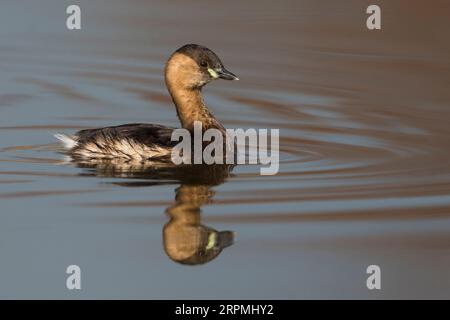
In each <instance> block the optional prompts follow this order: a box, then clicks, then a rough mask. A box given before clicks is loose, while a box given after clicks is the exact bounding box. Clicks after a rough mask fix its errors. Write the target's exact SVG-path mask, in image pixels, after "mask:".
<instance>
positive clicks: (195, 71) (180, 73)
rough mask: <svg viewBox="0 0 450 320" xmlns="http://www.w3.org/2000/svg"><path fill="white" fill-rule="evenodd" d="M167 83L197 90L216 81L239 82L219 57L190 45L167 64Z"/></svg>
mask: <svg viewBox="0 0 450 320" xmlns="http://www.w3.org/2000/svg"><path fill="white" fill-rule="evenodd" d="M165 75H166V82H167V84H168V85H170V86H175V87H177V88H180V89H181V88H182V89H197V88H201V87H203V86H204V85H205V84H207V83H209V82H210V81H212V80H215V79H219V78H220V79H224V80H239V78H238V77H236V76H235V75H234V74H233V73H231V72H230V71H228V70H227V69H225V67H224V66H223V64H222V62H221V61H220V59H219V57H218V56H217V55H216V54H215V53H214V52H212V51H211V50H209V49H208V48H206V47H203V46H200V45H197V44H188V45H185V46H183V47H181V48H179V49H178V50H177V51H175V53H174V54H172V56H171V57H170V59H169V61H167V64H166V70H165Z"/></svg>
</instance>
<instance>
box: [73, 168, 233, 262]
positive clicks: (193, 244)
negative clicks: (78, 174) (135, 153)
mask: <svg viewBox="0 0 450 320" xmlns="http://www.w3.org/2000/svg"><path fill="white" fill-rule="evenodd" d="M76 165H77V166H78V167H80V168H84V169H85V171H84V172H83V173H82V175H88V176H91V175H95V176H101V177H116V178H117V177H120V178H136V179H139V180H140V181H127V182H115V183H114V184H115V185H120V186H124V187H144V186H154V185H162V184H173V183H180V186H179V187H177V188H176V189H175V201H174V203H173V205H171V206H170V207H169V208H167V209H166V213H167V214H168V216H169V219H170V220H169V222H167V223H166V224H165V225H164V228H163V245H164V250H165V252H166V254H167V255H168V256H169V257H170V259H172V260H173V261H175V262H178V263H181V264H185V265H199V264H205V263H208V262H209V261H211V260H213V259H214V258H216V257H217V256H218V255H219V254H220V253H221V252H222V250H223V249H224V248H226V247H228V246H230V245H232V244H233V242H234V232H232V231H217V230H215V229H213V228H211V227H209V226H205V225H203V224H202V221H201V218H202V211H201V207H202V206H203V205H204V204H208V203H209V202H211V200H212V198H213V196H214V191H213V190H212V188H213V187H214V186H217V185H220V184H222V183H224V182H225V180H226V179H227V178H228V177H229V176H230V174H231V170H232V168H233V167H232V166H230V165H190V166H172V167H167V166H158V165H155V164H152V165H145V164H143V163H137V164H132V163H129V162H112V161H94V162H93V161H89V162H76ZM142 180H146V181H142Z"/></svg>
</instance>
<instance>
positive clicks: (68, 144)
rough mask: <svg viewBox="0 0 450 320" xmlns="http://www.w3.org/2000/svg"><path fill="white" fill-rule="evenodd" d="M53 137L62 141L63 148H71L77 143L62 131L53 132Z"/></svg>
mask: <svg viewBox="0 0 450 320" xmlns="http://www.w3.org/2000/svg"><path fill="white" fill-rule="evenodd" d="M55 138H56V139H58V140H59V141H61V142H62V144H63V146H64V148H65V149H68V150H70V149H72V148H74V147H75V146H76V145H77V141H76V140H75V139H74V138H73V137H70V136H68V135H65V134H63V133H57V134H55Z"/></svg>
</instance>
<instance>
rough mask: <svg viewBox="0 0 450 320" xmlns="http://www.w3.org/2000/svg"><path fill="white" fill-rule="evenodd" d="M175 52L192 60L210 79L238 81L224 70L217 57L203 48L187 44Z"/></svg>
mask: <svg viewBox="0 0 450 320" xmlns="http://www.w3.org/2000/svg"><path fill="white" fill-rule="evenodd" d="M176 52H177V53H181V54H184V55H186V56H188V57H190V58H192V59H193V60H194V61H195V62H196V63H197V64H198V66H199V67H200V69H201V70H202V72H204V73H205V74H207V75H209V76H210V77H211V78H212V79H217V78H220V79H224V80H239V78H238V77H237V76H236V75H234V74H233V73H232V72H230V71H228V70H227V69H225V67H224V65H223V63H222V61H220V59H219V57H218V56H217V55H216V54H215V53H214V52H213V51H212V50H210V49H208V48H207V47H205V46H202V45H199V44H187V45H184V46H182V47H181V48H179V49H178V50H177V51H176Z"/></svg>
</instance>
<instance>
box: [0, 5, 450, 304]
mask: <svg viewBox="0 0 450 320" xmlns="http://www.w3.org/2000/svg"><path fill="white" fill-rule="evenodd" d="M66 2H67V1H66ZM66 2H65V1H56V0H54V1H50V0H41V1H39V5H38V4H37V3H36V1H31V0H29V1H20V2H19V1H13V0H3V1H2V4H1V10H0V257H1V259H0V261H1V262H0V297H1V298H14V297H20V298H450V274H449V271H448V270H449V268H450V233H449V232H450V220H449V218H450V148H449V146H450V126H449V121H450V90H449V85H450V42H449V41H448V30H449V27H450V20H449V19H448V14H449V12H450V5H449V3H448V1H434V2H433V5H431V4H427V3H426V2H424V1H419V0H417V1H412V0H408V1H406V0H404V1H401V0H395V1H377V3H379V4H381V7H382V18H383V20H382V21H383V25H382V27H383V29H382V30H381V31H376V32H371V31H368V30H367V29H366V28H365V19H366V14H365V8H366V7H367V6H368V5H369V4H370V3H371V1H361V0H355V1H349V0H345V1H331V0H330V1H322V0H321V1H298V0H295V1H283V2H278V1H266V0H262V1H257V2H256V1H254V2H253V3H250V2H248V3H242V2H240V1H227V2H226V4H225V3H223V4H216V3H212V2H211V1H196V2H195V3H194V2H193V3H191V4H188V2H187V1H181V0H176V1H170V4H169V3H166V2H165V1H137V0H134V1H119V0H115V1H111V0H108V1H106V0H104V1H100V0H97V1H87V0H86V1H77V3H80V4H81V7H82V30H81V31H68V30H66V28H65V19H66V15H65V7H66V5H67V3H66ZM190 42H194V43H201V44H204V45H207V46H208V47H210V48H211V49H213V50H214V51H216V52H217V53H218V54H219V56H220V57H221V58H222V60H223V61H224V63H225V66H227V68H228V69H230V70H231V71H233V72H234V73H236V74H237V75H238V76H239V77H240V78H241V81H239V82H226V81H220V82H219V81H218V82H215V83H213V84H211V85H209V86H208V87H207V88H206V90H205V95H206V97H205V99H206V101H207V104H208V105H209V106H210V108H211V109H212V111H213V112H214V113H215V115H216V116H217V117H218V118H219V119H220V120H221V121H222V122H223V123H224V124H225V125H226V126H227V127H229V128H236V127H242V128H250V127H254V128H280V133H281V138H280V146H281V154H280V156H281V167H280V173H279V174H278V175H276V176H260V175H259V167H258V166H238V167H236V168H234V170H233V171H232V172H231V173H230V174H228V173H224V172H213V173H211V172H206V173H205V172H194V173H192V174H190V175H188V174H184V173H180V174H179V173H176V174H173V173H171V172H168V173H167V172H166V173H160V172H154V170H152V169H151V168H150V169H149V168H122V169H118V168H111V167H108V166H97V167H93V166H89V165H77V164H74V163H67V162H66V161H65V159H64V157H63V156H62V155H61V154H60V153H59V152H58V146H57V144H56V143H55V139H54V138H53V137H52V135H53V134H54V133H56V132H66V133H73V132H75V131H76V130H78V129H82V128H88V127H97V126H107V125H114V124H122V123H129V122H154V123H161V124H165V125H172V126H177V125H178V120H177V118H176V115H175V110H174V107H173V106H172V103H171V101H170V99H169V98H168V94H167V92H166V89H165V86H164V82H163V76H162V71H163V65H164V63H165V61H166V59H167V57H168V56H169V55H170V54H171V52H172V51H173V50H174V49H176V48H178V47H180V46H181V45H183V44H185V43H190ZM209 228H212V229H215V230H218V231H225V230H228V231H233V232H235V241H234V244H233V245H231V246H229V247H227V248H225V249H224V250H223V251H222V252H221V253H219V254H218V256H217V257H215V258H214V257H207V258H208V259H209V258H211V261H209V262H208V263H205V264H202V265H196V266H189V265H183V264H180V263H177V262H175V261H174V260H177V259H178V260H179V259H185V258H186V257H193V258H192V259H193V260H192V261H193V262H201V259H203V258H202V257H201V256H200V255H198V256H195V252H196V248H197V247H198V246H199V244H198V243H196V241H198V239H200V240H201V241H204V239H203V238H204V233H205V232H207V231H208V230H210V229H209ZM224 235H226V236H227V237H231V233H224ZM202 237H203V238H202ZM228 240H229V239H228ZM227 244H229V243H227ZM216 254H217V252H215V253H214V255H216ZM196 259H197V260H196ZM70 264H77V265H79V266H80V267H81V269H82V287H83V289H82V290H81V291H78V292H73V291H68V290H67V289H66V287H65V280H66V276H67V275H66V273H65V269H66V267H67V266H68V265H70ZM370 264H377V265H379V266H380V267H381V270H382V290H381V291H377V292H373V291H369V290H367V288H366V286H365V283H366V277H367V275H366V267H367V266H368V265H370Z"/></svg>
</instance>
